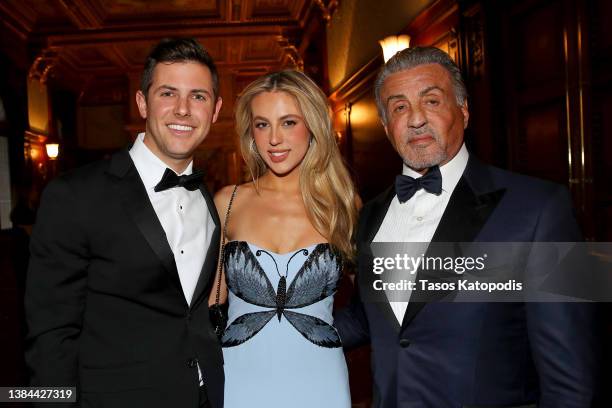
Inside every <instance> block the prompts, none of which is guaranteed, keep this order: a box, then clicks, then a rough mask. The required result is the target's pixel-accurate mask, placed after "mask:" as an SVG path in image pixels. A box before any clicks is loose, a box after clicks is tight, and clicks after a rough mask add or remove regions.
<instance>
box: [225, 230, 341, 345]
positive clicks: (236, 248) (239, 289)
mask: <svg viewBox="0 0 612 408" xmlns="http://www.w3.org/2000/svg"><path fill="white" fill-rule="evenodd" d="M300 252H302V253H303V254H304V255H308V258H307V260H306V262H304V264H303V265H302V267H301V268H300V270H299V271H298V272H297V274H296V275H295V278H294V279H293V281H292V282H291V285H289V288H288V289H287V288H286V278H285V276H282V275H281V279H280V281H279V284H278V287H277V290H276V291H274V288H273V287H272V284H271V283H270V280H269V279H268V277H267V276H266V274H265V272H264V271H263V269H262V268H261V265H260V264H259V262H258V261H257V259H256V257H255V256H261V255H262V253H267V252H266V251H265V250H261V249H259V250H257V251H255V254H253V252H252V251H251V249H250V248H249V245H248V243H247V242H245V241H230V242H229V243H228V244H227V245H226V246H225V270H226V279H227V286H228V288H229V290H231V291H232V293H234V294H235V295H236V296H238V297H239V298H240V299H242V300H244V301H245V302H248V303H251V304H254V305H257V306H260V307H265V308H270V309H271V310H266V311H261V312H253V313H246V314H244V315H241V316H239V317H238V318H236V319H235V320H234V321H233V322H232V323H231V324H230V325H229V326H227V328H226V329H225V333H224V334H223V337H222V338H221V344H222V346H223V347H233V346H237V345H239V344H242V343H244V342H245V341H247V340H249V339H250V338H251V337H253V336H255V335H256V334H257V333H258V332H259V331H260V330H261V329H263V327H264V326H265V325H266V324H267V323H268V322H269V321H270V320H271V319H272V318H273V317H274V316H276V317H277V318H278V320H279V322H280V321H281V318H282V317H285V318H286V319H287V321H288V322H289V323H291V325H292V326H293V327H294V328H295V329H296V330H297V331H298V332H299V333H300V334H301V335H302V336H304V337H305V338H306V339H307V340H308V341H310V342H311V343H314V344H316V345H318V346H321V347H328V348H332V347H340V346H341V345H342V343H341V342H340V337H339V336H338V333H337V332H336V329H335V328H334V327H333V326H331V325H330V324H328V323H327V322H325V321H323V320H321V319H319V318H317V317H314V316H310V315H307V314H303V313H298V312H294V311H291V310H290V309H298V308H301V307H305V306H309V305H312V304H314V303H316V302H318V301H320V300H323V299H325V298H326V297H328V296H330V295H332V294H333V293H334V292H335V291H336V289H337V285H338V281H339V280H340V274H341V261H340V257H339V256H338V255H337V254H336V253H334V251H333V250H332V248H331V246H330V245H329V244H318V245H317V246H316V247H315V248H314V249H313V250H312V252H311V253H310V254H308V250H307V249H301V250H299V251H296V252H295V253H294V254H293V255H292V257H291V259H292V258H293V257H294V256H295V255H297V254H298V253H300ZM268 255H269V254H268ZM270 256H271V255H270ZM272 259H274V258H272ZM291 259H290V260H289V261H288V263H287V269H288V264H289V262H291ZM274 262H275V263H276V261H274ZM279 275H280V273H279Z"/></svg>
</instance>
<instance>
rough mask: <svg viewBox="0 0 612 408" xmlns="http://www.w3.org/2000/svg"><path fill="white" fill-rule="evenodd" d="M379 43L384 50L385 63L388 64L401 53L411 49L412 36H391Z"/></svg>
mask: <svg viewBox="0 0 612 408" xmlns="http://www.w3.org/2000/svg"><path fill="white" fill-rule="evenodd" d="M379 43H380V46H381V47H382V49H383V57H384V59H385V62H387V61H389V60H390V59H391V57H392V56H394V55H395V54H396V53H398V52H399V51H401V50H404V49H406V48H408V47H410V36H409V35H406V34H404V35H390V36H389V37H387V38H385V39H384V40H380V41H379Z"/></svg>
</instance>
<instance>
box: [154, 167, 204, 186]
mask: <svg viewBox="0 0 612 408" xmlns="http://www.w3.org/2000/svg"><path fill="white" fill-rule="evenodd" d="M203 176H204V173H203V172H202V171H201V170H194V171H193V173H191V174H190V175H188V176H178V175H177V174H176V173H175V172H174V171H172V170H171V169H166V171H164V175H163V176H162V179H161V181H160V182H159V183H157V185H156V186H155V191H156V192H160V191H164V190H167V189H169V188H172V187H185V188H186V189H187V190H189V191H193V190H197V188H198V187H200V184H201V183H202V177H203Z"/></svg>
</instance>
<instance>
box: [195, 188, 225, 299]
mask: <svg viewBox="0 0 612 408" xmlns="http://www.w3.org/2000/svg"><path fill="white" fill-rule="evenodd" d="M200 192H201V193H202V195H203V196H204V199H205V200H206V205H207V206H208V211H209V213H210V215H211V216H212V219H213V222H214V223H215V230H214V231H213V234H212V238H211V240H210V245H209V246H208V250H207V251H206V258H204V264H203V265H202V270H201V272H200V276H199V277H198V283H197V284H196V288H195V291H194V293H193V298H192V300H191V307H195V306H197V305H198V303H199V302H198V301H199V300H200V297H201V296H202V293H203V292H204V289H206V288H207V287H208V283H209V282H210V276H211V274H213V272H215V270H216V266H217V262H218V257H219V238H220V235H221V229H220V221H219V214H217V209H216V207H215V202H214V201H213V198H212V196H211V195H210V193H209V192H208V189H207V188H206V186H204V184H202V185H200Z"/></svg>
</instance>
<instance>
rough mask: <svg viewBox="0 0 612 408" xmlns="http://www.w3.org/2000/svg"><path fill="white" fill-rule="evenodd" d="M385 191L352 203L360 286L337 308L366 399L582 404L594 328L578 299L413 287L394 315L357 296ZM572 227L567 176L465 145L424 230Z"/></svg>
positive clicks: (535, 232) (485, 238)
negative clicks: (523, 299) (359, 365)
mask: <svg viewBox="0 0 612 408" xmlns="http://www.w3.org/2000/svg"><path fill="white" fill-rule="evenodd" d="M394 196H395V193H394V189H393V188H392V187H391V188H389V189H388V190H387V191H385V192H384V193H382V194H381V195H380V196H379V197H377V198H376V199H374V200H373V201H371V202H369V203H367V204H366V205H365V206H364V208H363V210H362V213H361V216H360V220H359V227H358V232H357V246H358V251H359V253H358V263H359V265H358V274H359V277H358V279H357V281H358V282H359V285H360V287H359V289H358V293H357V296H356V298H355V299H354V301H353V303H352V304H351V306H350V307H349V308H347V309H345V310H343V311H340V312H339V313H338V314H337V315H336V319H335V325H336V327H337V329H338V331H339V333H340V337H341V339H342V342H343V344H344V346H345V347H352V346H355V345H359V344H362V343H367V342H370V343H371V345H372V371H373V375H372V377H373V381H374V406H375V407H377V408H379V407H384V408H394V407H401V408H461V407H472V408H475V407H488V408H492V407H506V408H508V407H535V406H536V404H538V405H537V406H539V407H541V408H544V407H546V408H563V407H568V408H569V407H572V408H578V407H580V408H587V407H590V406H591V403H592V398H593V389H594V386H595V379H594V377H595V365H596V364H595V361H596V356H595V354H596V348H595V347H596V331H595V323H594V315H593V308H592V307H591V306H590V305H588V304H578V303H573V304H570V303H484V302H480V303H450V302H436V301H434V300H436V299H435V296H436V294H433V297H432V298H429V299H428V298H427V296H426V295H423V296H424V297H420V296H419V295H422V294H419V293H418V292H413V293H412V296H411V299H410V303H409V304H408V308H407V310H406V314H405V317H404V319H403V322H402V324H401V325H400V324H399V323H398V322H397V319H396V317H395V315H394V314H393V311H392V310H391V307H390V306H389V304H388V303H387V302H371V301H367V302H366V301H365V300H364V301H362V299H366V296H367V295H366V294H365V292H364V291H365V290H366V289H365V287H366V286H367V285H371V278H369V277H373V273H372V253H371V249H370V244H371V243H372V240H373V239H374V237H375V235H376V233H377V231H378V229H379V228H380V225H381V223H382V221H383V219H384V217H385V215H386V213H387V210H388V208H389V204H390V203H391V200H392V199H393V197H394ZM580 239H581V236H580V233H579V230H578V227H577V224H576V222H575V219H574V216H573V214H572V209H571V203H570V199H569V195H568V194H567V191H566V189H565V188H563V187H561V186H558V185H555V184H553V183H549V182H545V181H541V180H536V179H533V178H530V177H525V176H520V175H517V174H512V173H509V172H507V171H504V170H501V169H497V168H494V167H490V166H486V165H483V164H481V163H479V162H478V161H476V160H475V159H474V158H472V157H470V159H469V161H468V165H467V168H466V170H465V172H464V174H463V175H462V178H461V179H460V181H459V183H458V185H457V187H456V188H455V190H454V191H453V194H452V195H451V198H450V201H449V203H448V206H447V208H446V210H445V212H444V214H443V216H442V219H441V221H440V224H439V225H438V228H437V230H436V231H435V234H434V237H433V239H432V242H564V241H579V240H580ZM526 265H527V267H526V271H525V273H526V274H532V273H537V271H534V270H530V269H529V265H530V263H527V264H526ZM577 272H578V273H579V271H577ZM417 278H418V275H417ZM444 294H445V293H442V295H444ZM369 298H370V299H372V296H370V297H369ZM437 300H440V299H437Z"/></svg>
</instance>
